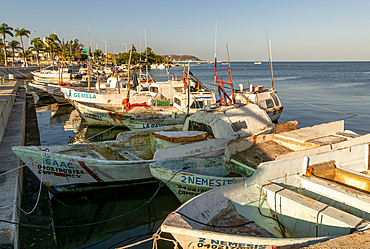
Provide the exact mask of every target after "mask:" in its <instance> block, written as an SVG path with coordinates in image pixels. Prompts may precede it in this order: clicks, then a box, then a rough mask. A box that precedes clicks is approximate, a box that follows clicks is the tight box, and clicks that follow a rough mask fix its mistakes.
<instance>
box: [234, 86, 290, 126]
mask: <svg viewBox="0 0 370 249" xmlns="http://www.w3.org/2000/svg"><path fill="white" fill-rule="evenodd" d="M239 87H240V89H239V90H236V91H235V101H236V102H240V103H244V104H246V103H250V102H251V103H254V104H257V105H258V106H259V107H261V108H262V109H264V110H265V111H266V112H267V114H268V115H269V116H270V118H271V120H272V122H275V123H277V121H278V119H279V118H280V116H281V113H282V112H283V105H282V103H281V101H280V99H279V97H278V96H277V94H276V90H273V89H270V88H264V86H252V85H250V86H249V89H243V85H242V84H240V85H239Z"/></svg>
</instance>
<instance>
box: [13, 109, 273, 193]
mask: <svg viewBox="0 0 370 249" xmlns="http://www.w3.org/2000/svg"><path fill="white" fill-rule="evenodd" d="M181 129H182V131H181ZM272 129H273V124H272V122H271V120H270V118H269V116H268V115H267V114H266V112H265V111H263V110H262V109H260V108H259V107H258V106H257V105H254V104H249V105H235V106H220V107H215V108H210V109H208V110H207V109H202V110H198V111H197V112H196V113H195V114H193V115H192V116H190V117H188V118H187V119H186V121H185V123H184V125H178V126H170V127H159V128H150V129H142V130H137V131H128V132H122V133H120V134H119V135H118V136H117V138H116V140H115V141H105V142H96V143H88V144H75V145H46V146H15V147H12V149H13V151H14V153H15V154H17V156H19V157H20V158H21V160H22V161H23V162H24V163H25V164H27V166H28V167H29V168H30V169H31V171H32V172H33V173H34V174H35V175H36V176H37V177H38V178H39V179H40V181H42V182H44V183H45V184H46V185H47V186H48V187H49V189H51V191H72V190H73V189H76V188H77V189H81V188H82V189H83V188H84V187H85V188H87V189H92V188H94V187H101V186H104V185H117V184H121V185H124V184H131V183H133V182H145V181H150V180H153V179H154V178H153V177H152V175H151V173H150V170H149V164H150V163H152V162H155V161H156V160H159V159H164V158H169V157H186V156H194V155H197V154H202V153H205V152H214V151H217V150H220V149H222V150H223V149H224V147H225V144H226V142H227V141H229V140H231V139H233V138H236V137H244V136H252V135H258V134H264V133H269V132H271V131H272ZM175 131H176V132H175ZM174 146H176V147H177V148H176V149H174V151H172V152H169V151H165V152H164V153H160V156H156V153H157V151H159V150H161V149H166V148H167V147H174ZM83 186H84V187H83Z"/></svg>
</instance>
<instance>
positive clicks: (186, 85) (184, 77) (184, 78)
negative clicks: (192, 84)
mask: <svg viewBox="0 0 370 249" xmlns="http://www.w3.org/2000/svg"><path fill="white" fill-rule="evenodd" d="M187 78H188V76H186V74H184V75H183V76H182V81H183V82H184V86H185V88H188V84H186V80H187Z"/></svg>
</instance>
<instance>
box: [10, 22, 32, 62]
mask: <svg viewBox="0 0 370 249" xmlns="http://www.w3.org/2000/svg"><path fill="white" fill-rule="evenodd" d="M14 32H15V36H19V39H20V40H21V46H22V52H23V55H24V47H23V40H22V36H26V37H29V35H30V34H31V31H29V30H27V29H24V28H21V29H19V28H16V29H15V30H14ZM23 59H24V63H25V64H26V67H28V63H27V60H26V58H25V57H23Z"/></svg>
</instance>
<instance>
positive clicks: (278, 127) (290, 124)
mask: <svg viewBox="0 0 370 249" xmlns="http://www.w3.org/2000/svg"><path fill="white" fill-rule="evenodd" d="M297 129H298V121H297V120H292V121H287V122H284V123H278V124H275V126H274V133H275V134H278V133H282V132H287V131H292V130H297Z"/></svg>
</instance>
